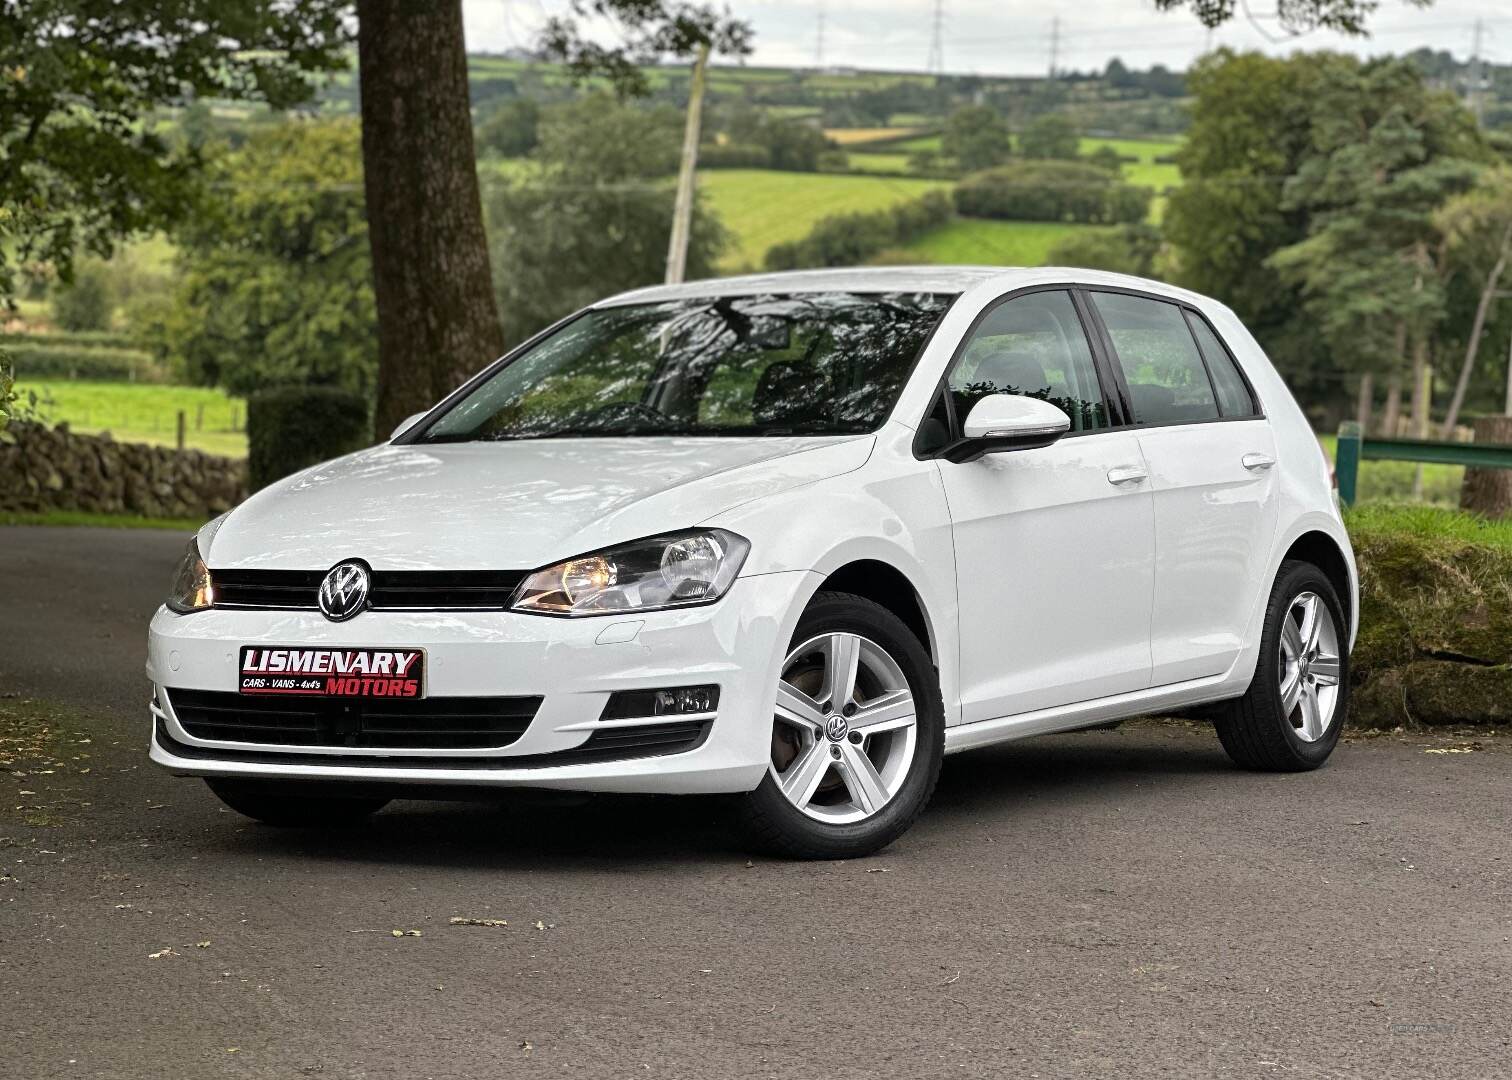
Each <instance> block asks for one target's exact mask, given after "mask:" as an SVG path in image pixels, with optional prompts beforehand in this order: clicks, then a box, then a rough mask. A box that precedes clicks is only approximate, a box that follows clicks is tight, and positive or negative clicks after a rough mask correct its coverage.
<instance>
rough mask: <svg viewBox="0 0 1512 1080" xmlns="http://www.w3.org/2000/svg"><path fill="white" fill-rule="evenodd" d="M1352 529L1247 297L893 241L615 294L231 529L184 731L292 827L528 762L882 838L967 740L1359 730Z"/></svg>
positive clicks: (193, 669) (752, 832)
mask: <svg viewBox="0 0 1512 1080" xmlns="http://www.w3.org/2000/svg"><path fill="white" fill-rule="evenodd" d="M1358 607H1359V605H1358V586H1357V579H1356V574H1355V565H1354V558H1353V555H1352V553H1351V550H1350V545H1349V540H1348V537H1347V535H1346V533H1345V529H1344V525H1343V522H1342V520H1341V518H1340V514H1339V511H1338V507H1337V503H1336V501H1335V498H1334V495H1333V491H1332V485H1331V481H1330V472H1329V467H1328V462H1327V459H1326V458H1325V457H1324V455H1323V453H1322V452H1321V450H1320V449H1319V446H1318V442H1317V440H1316V439H1315V438H1314V436H1313V434H1312V432H1311V430H1310V429H1309V426H1308V423H1307V421H1306V419H1305V418H1304V417H1303V414H1302V412H1301V410H1300V409H1299V408H1298V407H1297V405H1296V403H1295V402H1294V401H1293V399H1292V397H1291V394H1290V393H1289V392H1288V390H1287V388H1286V386H1285V384H1284V383H1283V382H1282V380H1281V378H1280V377H1279V376H1278V375H1277V373H1276V371H1275V369H1274V368H1273V367H1272V365H1271V363H1270V362H1269V360H1268V359H1267V358H1266V356H1265V354H1264V352H1263V351H1262V350H1261V348H1260V346H1259V345H1258V344H1257V343H1256V342H1255V339H1254V338H1253V337H1252V336H1251V335H1250V334H1249V333H1248V332H1247V331H1246V330H1245V328H1244V326H1243V325H1241V323H1240V322H1239V320H1238V319H1237V318H1236V317H1235V316H1234V315H1233V313H1232V312H1230V311H1229V310H1228V309H1227V308H1226V307H1224V306H1223V305H1221V304H1219V303H1216V302H1214V301H1213V300H1210V299H1207V298H1205V297H1202V296H1198V295H1195V294H1193V293H1190V292H1185V291H1182V290H1179V289H1175V288H1172V287H1170V286H1167V285H1163V284H1158V283H1155V282H1151V281H1144V280H1140V279H1137V278H1129V277H1123V276H1119V275H1112V274H1104V273H1098V272H1092V271H1082V270H1064V269H1034V270H1022V269H1002V268H971V267H961V268H941V267H927V268H901V267H897V268H885V269H882V268H879V269H870V270H829V271H813V272H803V273H792V274H773V275H764V276H750V277H743V278H730V279H725V280H719V281H706V282H696V283H692V284H687V285H677V286H666V287H655V288H649V289H643V290H639V291H636V292H631V293H626V294H624V295H620V296H616V297H613V298H611V299H608V300H604V301H602V302H601V303H598V304H595V305H593V306H592V307H590V308H588V309H586V310H584V311H581V312H578V313H577V314H575V315H573V316H571V317H570V318H567V319H565V320H563V321H562V322H560V323H558V324H557V325H555V326H553V327H551V328H549V329H548V330H546V331H544V332H542V333H541V334H540V335H538V336H537V337H536V338H534V339H532V340H530V341H528V342H526V343H525V344H523V345H521V346H520V347H519V348H518V349H516V350H514V351H513V352H511V353H510V354H508V355H506V356H504V357H503V358H501V359H500V360H498V361H496V362H495V363H493V364H492V365H490V366H488V367H487V368H485V369H484V370H483V371H481V372H480V373H479V374H478V375H477V376H475V377H474V378H473V379H471V380H470V381H469V382H467V383H466V384H465V385H463V386H462V387H460V388H459V389H458V390H457V391H456V392H455V393H453V394H451V395H450V396H449V397H447V398H446V399H445V400H443V401H441V402H440V403H438V404H437V405H436V406H435V407H434V408H432V409H431V410H430V411H429V412H427V413H424V414H423V415H418V416H415V417H412V418H410V419H409V420H407V421H406V422H405V423H404V424H402V425H400V428H399V429H398V430H397V431H395V432H394V434H393V436H392V437H391V438H390V439H389V440H388V441H387V442H386V443H383V444H381V445H378V446H375V447H373V448H371V449H368V450H364V451H361V452H358V453H355V454H351V455H348V456H346V457H343V458H339V459H337V460H335V461H331V462H327V463H325V464H322V465H317V466H315V467H313V468H310V469H307V470H305V471H303V472H300V473H297V474H295V475H293V476H290V477H288V478H286V479H284V480H282V481H279V482H277V483H274V484H272V485H270V486H268V487H267V488H265V489H263V490H262V491H259V492H257V493H256V494H255V495H253V496H252V497H251V498H249V499H248V500H247V501H246V502H244V503H242V504H241V505H240V506H238V507H237V508H235V509H234V510H232V511H231V512H230V513H228V514H225V515H223V516H222V517H220V518H218V519H216V520H215V521H212V522H210V523H209V524H208V525H206V526H205V527H204V528H202V529H201V530H200V531H199V533H198V535H197V536H196V537H195V538H194V540H193V542H191V543H190V544H189V547H188V550H187V551H186V552H185V553H184V558H183V562H182V565H181V566H180V567H179V569H178V571H177V574H176V577H175V579H174V581H173V584H172V591H171V594H170V596H169V597H168V599H167V602H166V603H165V605H164V606H163V607H162V608H161V609H160V610H159V611H158V612H157V614H156V615H155V616H154V618H153V620H152V624H151V628H150V642H149V653H148V662H147V672H148V675H149V677H150V679H151V682H152V686H153V692H152V699H151V706H150V707H151V712H152V720H153V730H152V742H151V756H152V759H153V760H154V761H155V762H157V763H158V764H160V765H162V766H164V767H165V768H167V769H170V770H172V771H173V772H175V773H178V774H182V775H185V776H198V777H203V778H205V779H206V780H207V782H208V783H209V786H210V788H211V789H212V790H213V791H214V792H215V794H216V795H218V796H219V797H220V798H221V799H222V800H223V801H224V802H225V803H227V804H228V805H230V806H231V807H233V808H235V809H236V810H238V811H240V812H242V813H244V814H247V815H250V816H251V817H253V818H256V819H258V820H261V821H263V822H267V823H271V824H276V825H293V826H305V827H321V826H333V825H338V824H346V823H351V822H353V821H355V820H357V819H360V818H362V817H363V816H365V815H368V814H371V813H373V812H374V811H376V810H378V809H380V808H381V807H382V806H384V804H385V803H387V802H388V801H389V800H391V799H393V798H397V797H404V798H411V797H426V796H435V795H438V794H468V795H471V794H475V793H478V792H480V791H484V792H486V790H487V789H496V788H501V787H537V788H556V789H567V790H578V791H598V792H644V793H687V794H692V793H726V794H729V795H732V796H734V797H735V798H736V800H737V801H738V805H739V818H740V820H741V821H742V822H743V823H744V825H745V827H746V829H747V831H748V834H749V837H750V839H751V842H752V843H754V844H756V845H759V846H760V847H763V848H765V849H768V850H773V851H776V852H779V853H783V854H787V855H790V856H797V857H810V858H841V857H848V856H857V855H862V854H866V853H869V852H872V851H875V850H877V849H879V848H880V847H882V846H883V845H886V844H888V843H890V842H891V841H892V840H894V839H895V838H896V837H898V836H899V835H900V834H901V833H903V832H904V830H906V829H907V828H908V827H909V826H910V825H911V824H912V823H913V822H914V821H915V819H916V818H917V817H918V816H919V814H920V813H921V811H922V810H923V809H924V807H925V804H926V803H927V802H928V800H929V797H930V795H931V793H932V791H933V789H934V786H935V782H936V778H937V777H938V775H939V771H940V763H941V759H942V757H943V755H945V754H949V753H954V752H956V751H961V750H968V749H971V748H973V747H980V746H986V745H988V744H991V743H996V742H1001V741H1004V740H1009V739H1019V738H1024V737H1026V736H1030V735H1038V734H1043V733H1047V732H1057V731H1069V730H1073V729H1077V728H1087V727H1093V726H1098V725H1105V724H1109V723H1111V722H1115V721H1118V720H1120V719H1123V718H1126V717H1132V716H1136V715H1142V714H1151V713H1155V714H1171V713H1185V714H1189V715H1192V714H1196V715H1202V716H1205V717H1209V718H1211V719H1212V721H1213V722H1214V725H1215V727H1216V729H1217V734H1218V738H1219V739H1220V740H1221V742H1222V744H1223V747H1224V748H1225V750H1227V752H1228V754H1229V756H1230V757H1231V758H1232V759H1233V760H1234V761H1235V762H1236V763H1237V764H1238V765H1239V766H1242V767H1244V768H1249V769H1262V770H1275V771H1285V770H1303V769H1313V768H1316V767H1317V766H1319V765H1321V764H1323V762H1324V761H1325V760H1326V759H1327V758H1328V756H1329V754H1330V752H1331V751H1332V750H1333V748H1334V745H1335V743H1336V742H1337V741H1338V738H1339V732H1340V728H1341V726H1342V725H1343V723H1344V718H1345V712H1346V707H1347V703H1348V695H1349V678H1348V662H1349V660H1348V658H1349V649H1350V646H1351V644H1352V642H1353V639H1354V634H1355V629H1356V620H1357V612H1358Z"/></svg>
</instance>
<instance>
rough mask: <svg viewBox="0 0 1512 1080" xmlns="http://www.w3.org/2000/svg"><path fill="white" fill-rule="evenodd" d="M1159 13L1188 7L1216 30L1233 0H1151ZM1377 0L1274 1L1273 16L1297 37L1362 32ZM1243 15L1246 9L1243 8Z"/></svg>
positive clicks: (1421, 3) (1420, 1) (1421, 2)
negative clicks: (1314, 32) (1311, 32)
mask: <svg viewBox="0 0 1512 1080" xmlns="http://www.w3.org/2000/svg"><path fill="white" fill-rule="evenodd" d="M1402 2H1403V3H1404V4H1406V5H1408V6H1409V7H1419V8H1422V7H1429V6H1430V5H1431V4H1432V3H1433V0H1402ZM1155 6H1156V7H1157V8H1158V9H1159V10H1161V11H1170V10H1172V9H1174V8H1190V9H1191V11H1192V13H1193V14H1194V15H1196V16H1197V18H1198V19H1199V20H1201V22H1202V24H1203V25H1204V26H1208V27H1216V26H1222V25H1223V24H1224V23H1226V22H1228V21H1229V20H1230V19H1232V18H1233V17H1234V15H1235V13H1236V11H1237V8H1238V4H1237V0H1155ZM1380 6H1381V5H1380V0H1276V4H1275V17H1276V21H1277V22H1278V23H1279V25H1280V27H1281V29H1282V31H1284V32H1285V33H1287V34H1301V33H1305V32H1307V31H1309V30H1336V31H1338V32H1339V33H1341V34H1354V35H1360V34H1364V33H1366V25H1365V24H1366V20H1367V19H1368V18H1369V17H1370V16H1371V15H1372V14H1374V13H1375V11H1376V9H1377V8H1378V7H1380ZM1244 11H1245V12H1246V14H1248V13H1249V8H1248V7H1246V8H1245V9H1244Z"/></svg>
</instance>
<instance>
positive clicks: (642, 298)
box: [593, 266, 1213, 307]
mask: <svg viewBox="0 0 1512 1080" xmlns="http://www.w3.org/2000/svg"><path fill="white" fill-rule="evenodd" d="M1043 282H1074V283H1078V284H1085V285H1107V286H1112V287H1114V288H1124V289H1136V290H1139V291H1141V292H1151V293H1158V294H1162V295H1166V296H1170V297H1173V298H1180V299H1184V300H1187V301H1188V302H1190V303H1197V302H1203V303H1206V304H1212V303H1213V301H1212V300H1210V299H1209V298H1207V297H1203V296H1199V295H1197V294H1196V293H1193V292H1188V291H1187V290H1186V289H1181V288H1177V287H1175V286H1173V285H1168V284H1166V283H1165V282H1161V281H1151V280H1149V279H1147V278H1139V277H1133V276H1131V275H1128V274H1111V273H1108V272H1106V271H1102V270H1084V269H1078V268H1074V267H1050V266H1035V267H1024V266H863V267H851V268H845V269H834V270H784V271H779V272H775V273H769V274H741V275H737V276H735V277H725V278H706V279H703V280H700V281H688V282H684V283H683V284H680V285H651V286H649V287H647V288H643V289H632V290H630V291H629V292H623V293H620V294H618V295H617V296H610V297H606V298H605V299H603V300H600V301H599V302H598V303H597V304H595V305H593V306H594V307H620V306H623V305H626V304H654V303H660V302H662V301H666V300H680V299H684V298H696V297H718V296H759V295H770V294H774V293H775V294H782V293H798V292H856V293H919V292H922V293H949V294H952V295H954V294H959V293H964V292H966V291H967V290H968V289H971V288H974V287H976V286H978V285H983V284H988V283H992V284H994V285H997V286H999V287H1000V288H1001V289H1002V290H1003V291H1004V292H1006V291H1008V290H1010V289H1013V288H1016V287H1018V286H1020V285H1034V284H1039V283H1043Z"/></svg>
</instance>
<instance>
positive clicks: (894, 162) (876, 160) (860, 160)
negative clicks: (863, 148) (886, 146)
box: [847, 154, 910, 173]
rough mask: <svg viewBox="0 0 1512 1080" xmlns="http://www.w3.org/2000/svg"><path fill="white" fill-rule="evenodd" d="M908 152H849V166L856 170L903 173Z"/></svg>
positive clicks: (906, 163)
mask: <svg viewBox="0 0 1512 1080" xmlns="http://www.w3.org/2000/svg"><path fill="white" fill-rule="evenodd" d="M909 156H910V155H908V154H849V155H847V157H848V159H849V161H850V167H851V168H852V169H853V170H855V171H856V172H863V173H868V172H876V173H903V172H907V171H908V159H909Z"/></svg>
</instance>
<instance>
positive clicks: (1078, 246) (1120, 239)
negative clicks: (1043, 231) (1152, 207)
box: [1045, 223, 1160, 277]
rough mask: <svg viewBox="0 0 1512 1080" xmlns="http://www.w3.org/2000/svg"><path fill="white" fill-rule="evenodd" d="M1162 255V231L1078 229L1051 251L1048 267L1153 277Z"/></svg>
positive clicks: (1144, 227) (1147, 228)
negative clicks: (1081, 268)
mask: <svg viewBox="0 0 1512 1080" xmlns="http://www.w3.org/2000/svg"><path fill="white" fill-rule="evenodd" d="M1159 254H1160V230H1159V229H1156V228H1155V227H1154V226H1152V225H1146V224H1143V223H1140V224H1136V225H1122V226H1119V227H1118V228H1116V229H1078V230H1077V231H1076V232H1073V233H1070V234H1068V235H1067V236H1066V237H1065V239H1063V240H1059V241H1057V242H1056V243H1055V244H1054V245H1053V246H1052V247H1051V248H1050V251H1049V253H1048V254H1046V256H1045V265H1046V266H1080V267H1085V268H1087V269H1089V270H1111V271H1112V272H1113V273H1115V274H1134V275H1136V276H1138V277H1152V276H1154V274H1155V258H1156V256H1157V255H1159Z"/></svg>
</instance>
